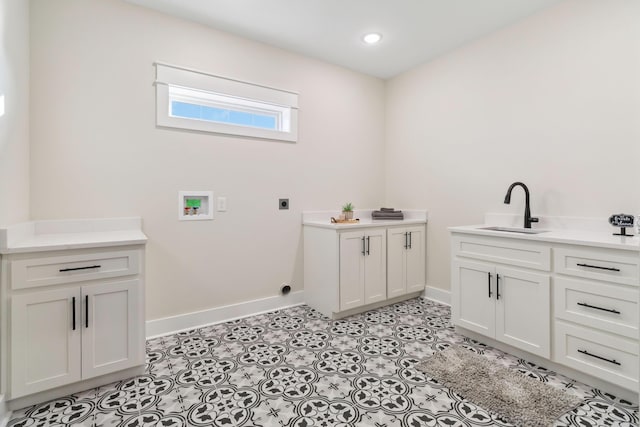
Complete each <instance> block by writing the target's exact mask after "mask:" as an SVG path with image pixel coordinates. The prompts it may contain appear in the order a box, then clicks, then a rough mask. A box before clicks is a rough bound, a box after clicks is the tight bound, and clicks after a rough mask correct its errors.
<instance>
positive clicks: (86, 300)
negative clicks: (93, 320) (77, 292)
mask: <svg viewBox="0 0 640 427" xmlns="http://www.w3.org/2000/svg"><path fill="white" fill-rule="evenodd" d="M84 327H85V328H88V327H89V295H85V296H84Z"/></svg>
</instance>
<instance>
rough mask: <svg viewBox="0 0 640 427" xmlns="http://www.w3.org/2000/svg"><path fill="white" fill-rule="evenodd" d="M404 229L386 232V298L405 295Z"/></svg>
mask: <svg viewBox="0 0 640 427" xmlns="http://www.w3.org/2000/svg"><path fill="white" fill-rule="evenodd" d="M406 233H407V229H406V228H390V229H389V230H388V232H387V239H388V241H387V248H388V251H387V296H388V297H389V298H393V297H398V296H400V295H404V294H406V293H407V278H406V272H407V268H406V256H405V250H406V246H408V243H409V242H408V236H407V234H406Z"/></svg>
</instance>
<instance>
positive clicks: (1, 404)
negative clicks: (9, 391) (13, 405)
mask: <svg viewBox="0 0 640 427" xmlns="http://www.w3.org/2000/svg"><path fill="white" fill-rule="evenodd" d="M10 418H11V411H9V410H7V404H6V403H5V401H4V394H0V427H5V426H6V425H7V424H8V423H9V419H10Z"/></svg>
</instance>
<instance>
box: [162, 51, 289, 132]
mask: <svg viewBox="0 0 640 427" xmlns="http://www.w3.org/2000/svg"><path fill="white" fill-rule="evenodd" d="M154 65H155V66H156V81H155V86H156V124H157V126H159V127H168V128H177V129H186V130H196V131H202V132H212V133H217V134H226V135H237V136H247V137H251V138H261V139H271V140H278V141H288V142H296V141H297V139H298V94H297V93H295V92H291V91H286V90H281V89H275V88H272V87H267V86H262V85H256V84H253V83H248V82H242V81H239V80H234V79H229V78H226V77H220V76H216V75H213V74H208V73H205V72H202V71H196V70H191V69H187V68H183V67H178V66H175V65H168V64H163V63H159V62H156V63H155V64H154ZM172 101H179V102H187V103H192V104H197V105H203V106H211V107H215V108H225V107H224V106H225V105H228V106H229V107H230V108H231V109H233V110H236V111H245V112H249V113H257V114H263V115H272V116H273V117H275V118H276V125H277V126H276V127H277V130H272V129H265V128H261V127H255V126H246V125H239V124H231V123H221V122H214V121H209V120H202V119H193V118H185V117H177V116H173V115H172V114H171V102H172Z"/></svg>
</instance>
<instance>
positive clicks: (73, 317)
mask: <svg viewBox="0 0 640 427" xmlns="http://www.w3.org/2000/svg"><path fill="white" fill-rule="evenodd" d="M71 313H72V315H71V318H72V319H73V330H74V331H75V330H76V297H72V298H71Z"/></svg>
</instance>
